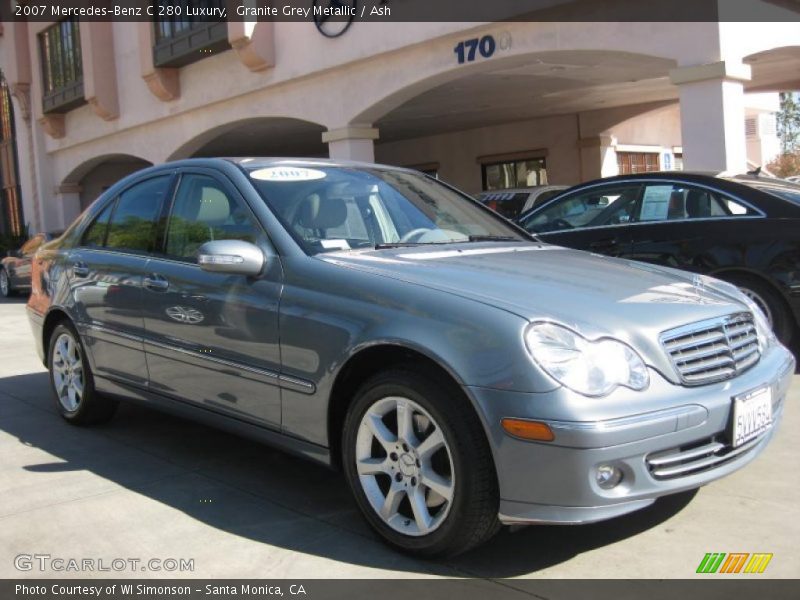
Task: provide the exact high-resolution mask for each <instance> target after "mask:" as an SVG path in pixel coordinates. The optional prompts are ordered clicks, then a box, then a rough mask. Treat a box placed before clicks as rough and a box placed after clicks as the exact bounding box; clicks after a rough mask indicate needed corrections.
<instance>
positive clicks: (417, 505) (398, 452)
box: [355, 396, 455, 536]
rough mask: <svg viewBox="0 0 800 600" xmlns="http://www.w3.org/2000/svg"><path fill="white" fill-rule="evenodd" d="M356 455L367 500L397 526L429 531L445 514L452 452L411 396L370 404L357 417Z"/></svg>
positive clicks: (452, 484)
mask: <svg viewBox="0 0 800 600" xmlns="http://www.w3.org/2000/svg"><path fill="white" fill-rule="evenodd" d="M355 458H356V471H357V473H358V479H359V482H360V483H361V488H362V490H363V491H364V494H365V496H366V498H367V500H368V501H369V504H370V505H371V506H372V508H373V509H374V510H375V512H376V513H377V514H378V516H379V517H380V518H381V519H382V520H383V522H384V523H386V524H387V525H388V526H389V527H391V528H392V529H394V530H395V531H397V532H399V533H402V534H405V535H409V536H423V535H428V534H430V533H432V532H433V531H435V530H436V529H437V528H438V527H439V526H440V525H441V524H442V523H443V522H444V520H445V519H446V518H447V515H448V513H449V512H450V507H451V506H452V503H453V494H454V491H455V470H454V468H453V458H452V452H451V450H450V447H449V446H448V443H447V440H446V439H445V437H444V434H443V431H442V429H441V427H439V425H438V424H437V423H436V421H435V420H434V419H433V417H432V416H431V415H430V413H428V412H427V411H426V410H425V409H424V408H422V407H421V406H420V405H419V404H417V403H416V402H414V401H413V400H410V399H408V398H402V397H396V396H390V397H386V398H382V399H380V400H378V401H376V402H375V403H373V404H372V406H370V408H369V409H368V410H367V411H366V412H365V413H364V416H363V417H362V418H361V422H360V425H359V428H358V434H357V437H356V452H355Z"/></svg>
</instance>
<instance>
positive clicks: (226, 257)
mask: <svg viewBox="0 0 800 600" xmlns="http://www.w3.org/2000/svg"><path fill="white" fill-rule="evenodd" d="M264 263H266V257H265V256H264V253H263V252H262V251H261V248H258V247H257V246H256V245H254V244H251V243H250V242H243V241H241V240H219V241H216V242H206V243H205V244H203V245H202V246H200V248H198V250H197V264H198V265H200V268H201V269H203V271H208V272H210V273H230V274H234V275H248V276H253V275H258V274H259V273H261V271H262V270H263V269H264Z"/></svg>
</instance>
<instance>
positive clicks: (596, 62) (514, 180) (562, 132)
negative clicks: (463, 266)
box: [354, 50, 679, 193]
mask: <svg viewBox="0 0 800 600" xmlns="http://www.w3.org/2000/svg"><path fill="white" fill-rule="evenodd" d="M675 66H676V62H675V61H674V60H673V59H669V58H663V57H656V56H648V55H642V54H636V53H631V52H621V51H611V50H598V51H590V50H564V51H548V52H540V53H534V54H528V55H524V56H519V55H517V56H510V57H508V58H493V59H492V60H490V61H486V62H484V63H482V64H480V65H477V66H475V67H474V68H473V67H466V68H465V67H460V68H454V69H451V70H450V71H447V72H444V73H441V74H439V75H436V76H433V77H430V78H427V79H425V80H422V81H418V82H415V83H413V84H411V85H409V86H406V87H405V88H403V89H400V90H397V91H396V92H395V93H393V94H392V95H390V96H388V97H386V98H383V99H382V100H380V101H379V102H377V103H375V104H374V105H373V106H371V107H369V108H367V109H366V110H364V111H363V112H362V113H361V114H359V115H357V116H356V117H355V118H354V122H365V123H372V124H373V125H374V126H375V127H377V128H378V129H379V131H380V140H379V141H378V143H377V144H376V147H375V154H376V159H377V160H378V162H387V163H390V164H399V165H403V166H412V167H417V168H421V169H422V170H425V171H428V172H430V173H436V174H438V175H439V176H441V177H442V178H443V179H446V180H447V181H449V182H451V183H453V184H455V185H456V186H457V187H460V188H462V189H464V190H465V191H467V192H469V193H477V192H480V191H482V190H488V189H509V188H515V187H526V186H530V185H540V184H546V183H547V184H554V183H555V184H563V185H572V184H575V183H578V182H579V181H582V180H586V179H590V178H593V177H596V176H600V174H601V173H603V169H604V167H605V166H606V164H605V163H609V164H612V165H615V164H616V162H615V160H614V158H613V156H612V157H611V158H610V159H609V158H608V156H607V155H604V154H603V153H602V152H599V151H598V152H595V151H594V150H592V151H591V152H586V151H584V149H583V148H584V146H586V145H587V144H597V145H598V146H602V145H603V144H606V145H609V146H610V145H611V143H612V141H611V139H610V137H611V135H613V130H614V127H615V126H616V125H619V124H622V123H627V124H628V126H626V128H625V131H626V132H627V131H634V132H636V133H637V134H638V133H640V132H643V131H644V132H646V130H647V128H645V127H641V128H636V127H630V121H631V119H635V118H637V117H638V118H641V119H650V120H651V121H652V123H651V125H653V124H654V130H660V129H664V128H665V127H666V126H668V127H669V128H670V131H671V132H670V134H669V135H664V136H663V137H664V141H663V143H662V142H661V141H660V140H653V139H652V138H651V136H647V135H644V136H643V137H642V139H630V140H621V141H624V143H626V144H628V145H631V146H633V145H637V144H638V145H642V146H643V145H652V146H654V148H655V147H656V146H659V145H660V146H661V147H663V149H664V150H669V151H670V152H672V147H673V146H675V145H677V144H676V141H675V135H673V134H672V133H673V132H672V130H675V131H678V130H679V121H678V119H677V118H675V116H674V115H672V114H670V115H667V113H666V112H663V111H659V110H657V109H659V108H662V107H665V106H669V105H677V99H678V90H677V88H676V87H675V86H673V85H672V84H671V83H670V80H669V71H670V69H673V68H675ZM648 115H649V116H648ZM662 120H663V121H669V122H668V123H667V124H666V125H665V123H662V122H661V121H662ZM678 135H679V133H678ZM606 138H609V139H606ZM654 152H656V154H657V155H659V156H661V154H659V152H658V151H657V150H654ZM587 161H588V162H589V163H592V164H588V165H587V164H586V163H587ZM593 163H597V164H596V165H595V164H593ZM603 174H605V173H603Z"/></svg>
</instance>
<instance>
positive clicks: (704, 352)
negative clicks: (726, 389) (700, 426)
mask: <svg viewBox="0 0 800 600" xmlns="http://www.w3.org/2000/svg"><path fill="white" fill-rule="evenodd" d="M661 345H662V346H663V348H664V350H665V351H666V352H667V354H669V357H670V359H671V361H672V366H673V367H675V371H676V372H677V373H678V376H679V377H680V379H681V381H682V382H683V383H684V384H686V385H703V384H706V383H712V382H714V381H722V380H724V379H730V378H731V377H735V376H736V375H738V374H739V373H741V372H743V371H746V370H747V369H749V368H750V367H752V366H753V365H754V364H756V363H757V362H758V360H759V358H760V357H761V351H760V350H759V347H758V334H757V332H756V326H755V323H754V322H753V316H752V315H751V314H750V313H747V312H745V313H736V314H733V315H728V316H727V317H722V318H717V319H710V320H708V321H701V322H699V323H692V324H691V325H686V326H684V327H679V328H677V329H672V330H670V331H666V332H664V333H663V334H662V335H661Z"/></svg>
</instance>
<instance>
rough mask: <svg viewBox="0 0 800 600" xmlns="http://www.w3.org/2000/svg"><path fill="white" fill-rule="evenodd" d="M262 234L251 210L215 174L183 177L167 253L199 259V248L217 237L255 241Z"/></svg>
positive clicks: (173, 255)
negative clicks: (197, 256)
mask: <svg viewBox="0 0 800 600" xmlns="http://www.w3.org/2000/svg"><path fill="white" fill-rule="evenodd" d="M261 236H262V231H261V228H260V227H259V226H258V225H257V224H256V222H255V221H254V220H253V217H252V216H251V214H250V212H249V210H247V208H246V207H245V206H244V205H243V204H242V203H241V202H240V201H239V200H238V199H236V198H234V197H232V196H231V195H230V194H229V193H228V192H227V191H226V190H225V188H224V186H222V184H220V183H219V182H218V181H217V180H215V179H214V178H213V177H209V176H207V175H197V174H187V175H184V176H183V177H182V178H181V183H180V186H179V187H178V193H177V194H176V196H175V202H174V203H173V206H172V211H171V213H170V217H169V225H168V226H167V255H169V256H171V257H174V258H180V259H185V260H190V261H195V260H196V254H197V249H198V248H199V247H200V246H202V245H203V244H205V243H206V242H211V241H214V240H243V241H247V242H252V243H255V242H256V241H257V240H258V239H259V238H260V237H261Z"/></svg>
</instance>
